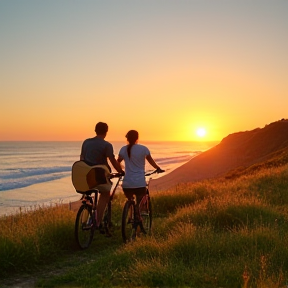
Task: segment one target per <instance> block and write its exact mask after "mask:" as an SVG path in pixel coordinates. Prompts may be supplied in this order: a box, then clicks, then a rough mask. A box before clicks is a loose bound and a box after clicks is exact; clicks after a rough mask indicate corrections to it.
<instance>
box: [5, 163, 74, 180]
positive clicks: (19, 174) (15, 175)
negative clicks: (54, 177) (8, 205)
mask: <svg viewBox="0 0 288 288" xmlns="http://www.w3.org/2000/svg"><path fill="white" fill-rule="evenodd" d="M68 171H71V166H64V167H59V166H56V167H41V168H17V169H7V170H5V171H3V173H1V176H0V179H3V180H5V179H6V180H7V179H21V178H27V177H31V176H41V175H47V174H48V175H51V174H54V173H61V172H68Z"/></svg>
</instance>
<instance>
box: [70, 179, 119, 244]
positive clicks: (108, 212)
mask: <svg viewBox="0 0 288 288" xmlns="http://www.w3.org/2000/svg"><path fill="white" fill-rule="evenodd" d="M122 176H123V175H122V174H121V173H111V174H110V175H109V179H112V178H118V180H117V182H116V184H115V186H114V188H113V190H112V193H111V192H110V200H109V202H108V205H107V206H106V209H105V211H104V215H103V221H102V222H103V224H102V225H103V228H104V234H106V236H111V234H110V232H109V228H111V224H112V223H111V217H112V200H113V197H114V195H115V192H116V188H117V187H118V185H119V182H120V180H121V178H122ZM77 192H78V191H77ZM100 193H101V192H100V191H99V189H97V188H92V189H90V190H87V191H85V192H81V194H83V196H82V198H81V199H82V205H81V206H80V208H79V210H78V212H77V216H76V220H75V239H76V242H77V244H78V246H79V247H80V248H81V249H87V248H88V247H89V246H90V245H91V242H92V240H93V237H94V232H95V230H96V229H97V226H96V207H97V203H98V198H99V194H100ZM92 194H94V196H92ZM100 232H101V231H100Z"/></svg>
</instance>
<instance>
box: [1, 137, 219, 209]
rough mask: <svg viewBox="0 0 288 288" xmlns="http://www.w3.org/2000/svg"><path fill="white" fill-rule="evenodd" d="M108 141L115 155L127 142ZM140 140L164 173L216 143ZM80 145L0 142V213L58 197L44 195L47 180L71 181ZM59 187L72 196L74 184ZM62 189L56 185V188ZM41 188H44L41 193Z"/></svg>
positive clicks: (148, 168) (75, 143)
mask: <svg viewBox="0 0 288 288" xmlns="http://www.w3.org/2000/svg"><path fill="white" fill-rule="evenodd" d="M111 143H112V144H113V147H114V153H115V156H116V157H117V153H118V152H119V150H120V148H121V147H122V146H123V145H126V143H125V142H122V141H121V142H120V141H119V142H111ZM141 144H143V145H146V146H147V147H148V148H149V150H150V152H151V155H152V157H153V158H154V160H155V161H156V162H157V164H158V165H159V166H160V167H161V168H162V169H164V170H166V172H165V174H167V173H169V172H171V171H172V170H174V169H175V168H177V167H179V166H181V165H183V164H184V163H186V162H187V161H189V160H190V159H192V158H193V157H195V156H196V155H198V154H199V153H201V152H203V151H205V150H207V149H209V148H211V147H213V146H215V145H216V144H217V143H216V142H142V143H141ZM81 145H82V142H0V210H2V214H3V212H4V208H5V207H6V208H7V207H14V208H15V207H17V205H20V206H25V207H27V206H29V205H30V206H31V205H32V204H33V205H37V204H38V203H41V202H45V201H46V202H47V199H49V201H50V202H51V201H52V200H53V197H57V199H59V198H61V191H59V193H58V194H57V195H54V193H51V192H50V196H51V197H49V198H47V194H49V192H48V191H49V190H50V191H51V185H49V184H51V183H52V182H53V181H54V183H55V181H56V180H57V181H59V183H62V182H60V181H61V179H69V181H68V182H70V181H71V178H70V177H71V167H72V165H73V163H74V162H75V161H78V160H79V155H80V150H81ZM149 166H150V165H149V164H148V163H147V166H146V168H147V170H153V168H152V167H151V166H150V167H149ZM63 183H64V182H63ZM65 183H67V180H66V182H65ZM37 184H38V186H36V187H38V190H39V189H40V190H41V193H40V191H37V189H35V185H37ZM39 185H40V186H39ZM63 185H64V184H63ZM47 187H48V188H49V189H48V188H47ZM63 188H66V189H63ZM61 189H62V190H63V191H64V190H66V192H65V193H66V194H69V191H70V190H71V195H73V196H74V197H75V191H73V187H71V186H67V187H64V186H63V187H61ZM61 189H60V186H59V190H61ZM67 190H68V191H67ZM31 191H32V192H31ZM42 191H46V192H45V193H42ZM28 192H29V193H28ZM25 193H26V194H25ZM35 193H37V197H36V195H34V194H35ZM22 194H23V195H24V194H25V199H21V198H23V197H24V196H23V197H22ZM76 194H77V193H76ZM3 195H5V196H3ZM10 195H13V197H10ZM41 195H42V196H41ZM17 197H18V198H17ZM29 198H31V199H29ZM63 198H65V199H66V198H67V199H70V198H69V197H67V195H64V192H63ZM17 200H18V201H17ZM67 201H68V200H67ZM5 211H7V209H5ZM5 213H6V212H5ZM0 214H1V211H0Z"/></svg>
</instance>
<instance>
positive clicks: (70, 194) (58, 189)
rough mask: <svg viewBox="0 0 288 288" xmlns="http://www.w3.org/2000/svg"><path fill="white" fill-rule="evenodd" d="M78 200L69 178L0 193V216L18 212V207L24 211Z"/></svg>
mask: <svg viewBox="0 0 288 288" xmlns="http://www.w3.org/2000/svg"><path fill="white" fill-rule="evenodd" d="M79 198H80V195H79V194H78V193H76V192H75V189H74V187H73V185H72V182H71V177H66V178H62V179H58V180H53V181H48V182H45V183H40V184H34V185H31V186H28V187H24V188H18V189H13V190H7V191H2V192H1V193H0V216H3V215H9V214H15V213H17V212H20V207H21V209H23V210H24V211H25V210H26V209H35V207H37V206H41V205H51V204H56V203H69V202H72V201H76V200H78V199H79Z"/></svg>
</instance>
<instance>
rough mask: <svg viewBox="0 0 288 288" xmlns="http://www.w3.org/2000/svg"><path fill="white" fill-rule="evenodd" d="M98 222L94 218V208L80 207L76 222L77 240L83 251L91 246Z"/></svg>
mask: <svg viewBox="0 0 288 288" xmlns="http://www.w3.org/2000/svg"><path fill="white" fill-rule="evenodd" d="M95 225H96V221H95V217H93V213H92V208H91V207H90V206H88V205H85V204H84V205H82V206H80V208H79V210H78V213H77V216H76V221H75V238H76V242H77V244H78V246H79V247H80V248H81V249H86V248H88V247H89V246H90V244H91V242H92V240H93V236H94V229H95Z"/></svg>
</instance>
